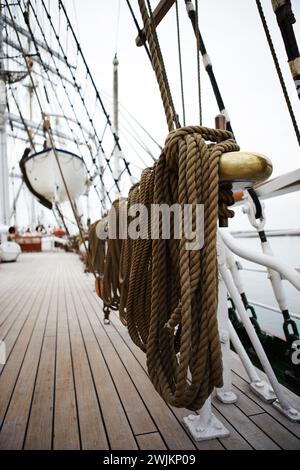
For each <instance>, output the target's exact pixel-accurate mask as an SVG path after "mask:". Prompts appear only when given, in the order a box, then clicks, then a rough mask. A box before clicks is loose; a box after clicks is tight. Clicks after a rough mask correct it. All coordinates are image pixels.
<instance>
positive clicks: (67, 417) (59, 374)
mask: <svg viewBox="0 0 300 470" xmlns="http://www.w3.org/2000/svg"><path fill="white" fill-rule="evenodd" d="M58 312H59V314H58V319H57V339H56V373H55V401H54V430H53V448H54V449H59V450H72V449H73V450H77V449H80V435H79V426H78V418H77V404H76V395H75V385H74V377H73V366H72V358H71V349H70V338H69V329H68V321H67V310H66V302H65V292H64V286H63V285H62V283H61V284H60V286H59V292H58Z"/></svg>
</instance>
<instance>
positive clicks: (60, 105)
mask: <svg viewBox="0 0 300 470" xmlns="http://www.w3.org/2000/svg"><path fill="white" fill-rule="evenodd" d="M29 4H30V6H31V9H32V10H33V14H34V16H35V19H36V22H37V25H38V27H39V29H40V31H41V33H42V36H43V39H44V41H45V42H46V44H48V43H47V39H46V37H45V34H44V31H43V29H42V27H41V24H40V22H39V20H38V18H37V15H36V12H35V10H34V9H33V6H32V4H31V2H30V1H29ZM19 7H20V4H19ZM20 9H21V7H20ZM21 11H22V9H21ZM27 26H28V29H29V32H30V34H31V37H32V39H33V43H34V45H35V49H36V52H37V55H38V56H39V57H40V52H39V49H38V45H37V43H36V41H35V37H34V36H33V33H32V29H31V27H30V25H29V24H28V25H27ZM49 53H50V56H51V58H52V60H53V62H54V65H55V67H56V69H57V70H58V68H57V65H56V62H55V59H54V57H53V55H52V54H51V52H50V51H49ZM45 72H46V74H47V77H48V79H49V81H50V84H51V88H52V90H53V93H54V95H55V97H56V100H57V103H58V105H59V107H60V109H61V111H62V114H63V116H64V117H65V119H66V122H67V125H68V127H69V129H70V131H71V133H72V135H73V137H74V142H75V144H76V146H77V149H78V152H79V154H80V155H81V157H82V158H83V154H82V152H81V149H80V147H79V144H78V141H77V138H76V136H75V133H74V130H73V128H72V127H71V126H70V123H69V120H68V119H67V116H66V115H65V113H64V107H63V105H62V104H61V102H60V100H59V98H58V94H57V92H56V89H55V87H54V85H53V83H52V81H51V79H50V76H49V72H48V70H47V69H45ZM60 78H61V77H60ZM61 83H62V86H63V89H64V92H65V94H66V96H67V98H68V101H69V104H70V106H71V109H72V111H73V114H74V117H75V119H76V122H77V125H78V126H79V128H80V130H81V133H82V136H83V138H84V140H85V142H86V146H87V148H88V150H89V152H90V156H91V159H92V162H93V164H94V165H95V168H96V170H97V171H99V176H100V179H101V178H102V175H101V174H100V173H101V172H100V170H99V169H98V168H97V165H96V164H95V162H94V157H93V154H92V151H91V149H90V147H89V145H88V142H87V141H86V138H85V134H84V132H83V129H82V126H81V124H80V121H79V119H78V117H77V114H76V112H75V109H74V105H73V103H72V100H71V98H70V96H69V94H68V91H67V88H66V86H65V83H64V82H63V80H62V79H61ZM75 85H76V86H77V89H78V85H77V83H75ZM94 130H95V129H94ZM95 133H96V130H95ZM88 172H89V170H88ZM102 184H103V187H104V188H105V184H104V182H103V181H102ZM93 187H94V189H95V191H96V193H97V195H98V197H99V200H100V202H101V203H103V200H102V199H101V197H100V194H99V193H98V189H97V188H96V186H95V185H93ZM105 192H106V195H107V198H108V200H109V202H111V198H110V195H109V193H108V192H107V191H105Z"/></svg>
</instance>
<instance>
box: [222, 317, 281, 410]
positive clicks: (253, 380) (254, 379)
mask: <svg viewBox="0 0 300 470" xmlns="http://www.w3.org/2000/svg"><path fill="white" fill-rule="evenodd" d="M229 332H230V339H231V342H232V344H233V347H234V349H235V351H236V353H237V354H238V356H239V358H240V359H241V361H242V364H243V366H244V367H245V370H246V372H247V375H248V377H249V379H250V388H251V389H252V390H253V392H254V393H255V394H256V395H258V396H259V397H260V398H262V399H263V400H264V401H266V402H268V403H272V402H273V401H275V400H276V395H275V393H274V390H273V389H272V387H271V386H270V384H268V383H267V382H266V381H265V380H262V379H261V378H260V377H259V375H258V373H257V372H256V369H255V367H254V366H253V364H252V362H251V361H250V359H249V356H248V354H247V352H246V350H245V348H244V346H243V345H242V343H241V340H240V338H239V337H238V334H237V332H236V331H235V329H234V327H233V326H232V324H231V322H229Z"/></svg>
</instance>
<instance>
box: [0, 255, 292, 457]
mask: <svg viewBox="0 0 300 470" xmlns="http://www.w3.org/2000/svg"><path fill="white" fill-rule="evenodd" d="M93 290H94V285H93V279H92V277H91V276H90V275H86V274H84V273H83V267H82V264H81V262H80V261H79V259H78V257H77V256H76V255H73V254H64V253H48V254H46V253H37V254H23V255H22V256H21V257H20V259H19V261H18V262H17V263H12V264H1V265H0V339H2V340H4V341H5V343H6V348H7V355H8V358H7V363H6V364H5V366H0V449H112V450H117V449H152V450H155V449H171V450H197V449H198V450H204V449H211V450H225V449H232V450H239V449H245V450H246V449H300V425H299V424H293V423H291V422H289V421H288V420H287V419H286V418H285V417H283V416H282V415H281V414H280V413H279V412H278V411H277V410H275V408H273V407H272V406H271V405H268V404H265V403H263V402H262V401H261V400H260V399H259V398H258V397H256V396H255V395H254V394H253V393H252V392H251V391H250V390H249V387H248V384H247V377H246V374H245V371H244V370H243V367H242V365H241V363H240V361H239V360H238V359H237V358H236V357H233V359H232V367H233V383H234V391H235V392H236V393H237V395H238V402H237V403H236V404H234V405H224V404H222V403H220V402H218V401H217V400H215V399H213V407H214V413H215V414H216V416H217V417H218V418H219V419H221V420H222V422H223V423H224V424H225V426H226V427H227V428H228V429H229V431H230V437H228V438H225V439H218V440H213V441H207V442H201V443H195V442H194V441H193V440H192V439H191V438H190V436H189V435H188V433H187V432H186V430H185V428H184V427H183V426H182V418H183V416H186V415H187V414H188V411H187V410H178V409H173V408H170V407H169V406H167V405H166V404H165V403H164V401H163V400H162V399H161V398H160V397H159V396H158V394H157V393H156V392H155V390H154V388H153V386H152V384H151V382H150V381H149V379H148V377H147V373H146V365H145V357H144V354H143V353H142V352H141V351H140V350H139V349H138V348H137V347H136V346H135V345H134V344H133V343H132V342H131V340H130V338H129V336H128V333H127V331H126V329H125V328H124V327H123V325H122V324H121V323H120V321H119V320H118V318H117V315H116V314H112V316H111V324H110V325H108V326H106V325H104V323H103V314H102V309H101V302H100V300H99V299H98V298H97V297H96V295H95V293H94V291H93ZM289 396H290V399H291V401H292V402H293V403H294V405H295V406H298V408H299V409H300V400H299V398H298V397H296V396H294V395H293V394H291V393H289Z"/></svg>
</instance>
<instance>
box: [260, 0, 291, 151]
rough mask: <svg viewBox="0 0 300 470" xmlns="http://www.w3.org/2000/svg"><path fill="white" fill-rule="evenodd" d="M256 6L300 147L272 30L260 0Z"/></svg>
mask: <svg viewBox="0 0 300 470" xmlns="http://www.w3.org/2000/svg"><path fill="white" fill-rule="evenodd" d="M256 5H257V8H258V12H259V16H260V19H261V22H262V25H263V28H264V31H265V34H266V38H267V41H268V44H269V48H270V51H271V54H272V57H273V61H274V65H275V68H276V71H277V75H278V78H279V81H280V84H281V88H282V92H283V95H284V98H285V101H286V105H287V107H288V110H289V113H290V117H291V120H292V123H293V127H294V130H295V134H296V137H297V140H298V144H299V146H300V131H299V127H298V124H297V120H296V117H295V114H294V110H293V107H292V103H291V100H290V97H289V94H288V91H287V88H286V84H285V81H284V78H283V75H282V71H281V68H280V64H279V60H278V57H277V54H276V51H275V47H274V44H273V41H272V36H271V33H270V30H269V27H268V23H267V19H266V17H265V14H264V10H263V7H262V4H261V2H260V0H256Z"/></svg>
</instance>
